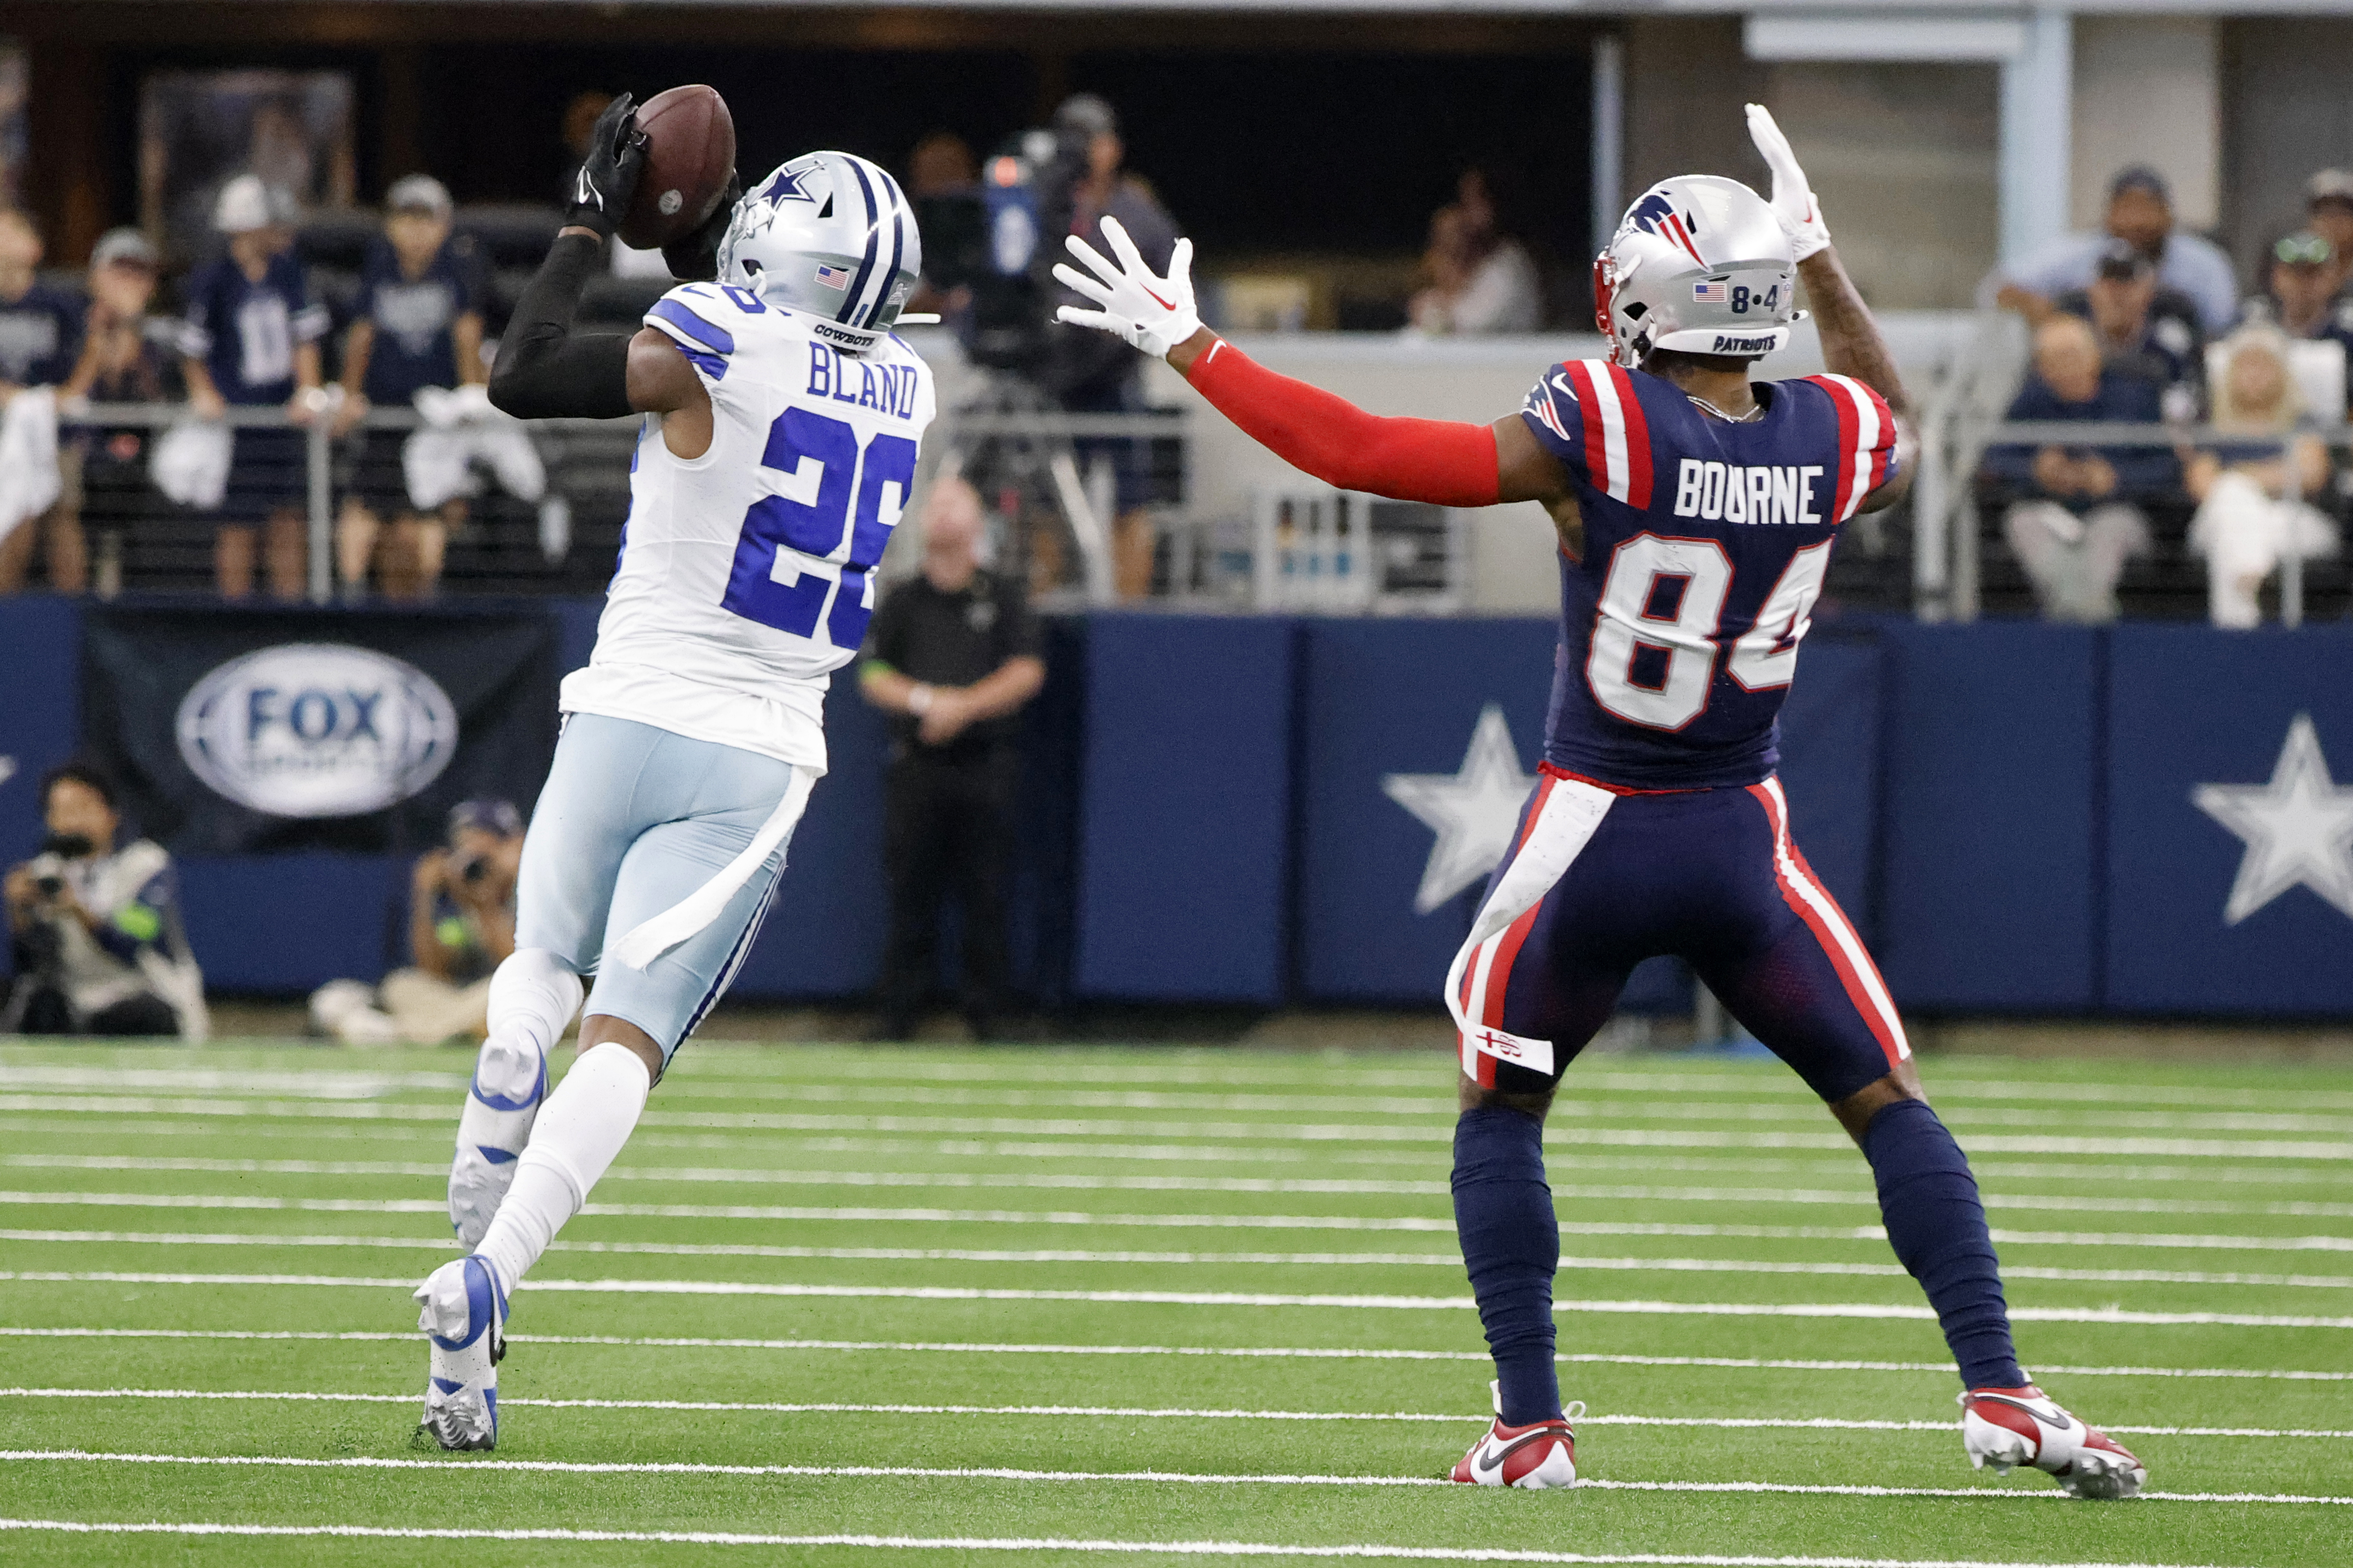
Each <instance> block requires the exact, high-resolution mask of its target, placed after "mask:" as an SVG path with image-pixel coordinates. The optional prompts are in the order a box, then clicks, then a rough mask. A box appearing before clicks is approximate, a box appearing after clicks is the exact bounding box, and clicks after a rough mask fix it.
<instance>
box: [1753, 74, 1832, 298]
mask: <svg viewBox="0 0 2353 1568" xmlns="http://www.w3.org/2000/svg"><path fill="white" fill-rule="evenodd" d="M1748 138H1749V140H1750V141H1752V142H1756V143H1757V152H1759V153H1763V154H1764V155H1765V166H1766V167H1767V168H1768V169H1770V170H1772V171H1773V216H1775V217H1778V218H1779V219H1780V220H1781V226H1782V228H1783V229H1785V230H1786V231H1788V236H1789V243H1790V245H1791V247H1794V249H1795V250H1796V252H1797V258H1798V259H1799V261H1803V260H1805V259H1806V258H1808V257H1810V256H1813V255H1816V254H1818V253H1820V252H1821V251H1824V250H1827V249H1829V248H1830V244H1831V231H1830V228H1829V226H1827V225H1825V224H1824V223H1823V222H1822V206H1821V204H1820V202H1818V201H1816V200H1814V193H1813V188H1812V187H1811V186H1810V185H1809V184H1806V172H1805V170H1803V169H1801V168H1799V167H1798V155H1797V154H1796V153H1793V152H1791V151H1790V150H1789V139H1788V137H1787V136H1784V135H1782V134H1781V128H1780V127H1779V126H1778V125H1776V124H1775V123H1773V111H1772V110H1769V109H1767V108H1766V107H1765V106H1764V105H1763V104H1761V103H1752V104H1750V105H1749V106H1748Z"/></svg>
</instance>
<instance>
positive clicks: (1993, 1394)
mask: <svg viewBox="0 0 2353 1568" xmlns="http://www.w3.org/2000/svg"><path fill="white" fill-rule="evenodd" d="M1960 1405H1961V1443H1962V1445H1963V1446H1964V1447H1967V1448H1968V1452H1969V1463H1970V1464H1972V1465H1975V1466H1976V1467H1977V1468H1979V1469H1983V1468H1986V1467H1987V1466H1988V1465H1991V1466H1992V1467H1993V1468H1994V1472H1995V1473H1996V1474H1997V1475H2005V1476H2006V1475H2008V1474H2009V1473H2010V1469H2011V1468H2012V1467H2014V1466H2018V1465H2026V1466H2031V1468H2035V1469H2038V1470H2048V1471H2049V1472H2050V1473H2051V1474H2052V1475H2054V1476H2056V1477H2058V1478H2059V1484H2060V1485H2061V1486H2062V1487H2063V1488H2065V1489H2067V1491H2068V1492H2070V1493H2071V1494H2073V1496H2076V1497H2079V1498H2098V1499H2109V1498H2128V1497H2130V1496H2132V1495H2133V1493H2135V1492H2137V1491H2138V1490H2140V1489H2141V1487H2142V1486H2143V1485H2144V1484H2145V1483H2147V1480H2148V1468H2147V1466H2145V1465H2143V1464H2142V1463H2141V1462H2140V1461H2139V1460H2138V1459H2137V1458H2133V1456H2132V1452H2131V1450H2130V1449H2128V1448H2126V1447H2125V1446H2124V1445H2123V1444H2121V1443H2119V1442H2117V1441H2116V1439H2115V1438H2114V1437H2111V1436H2108V1435H2107V1434H2106V1433H2105V1432H2102V1431H2099V1430H2097V1429H2095V1428H2094V1427H2090V1426H2085V1425H2084V1422H2083V1419H2082V1418H2081V1417H2080V1416H2076V1415H2070V1414H2069V1413H2068V1412H2067V1411H2065V1410H2063V1409H2062V1408H2060V1406H2059V1405H2058V1404H2057V1403H2056V1402H2055V1401H2053V1400H2052V1398H2051V1397H2050V1395H2048V1394H2044V1393H2043V1392H2042V1390H2041V1389H2039V1388H2037V1387H2035V1386H2034V1385H2033V1384H2027V1385H2026V1386H2025V1387H2023V1388H1972V1389H1970V1390H1969V1391H1968V1393H1967V1394H1962V1395H1961V1396H1960Z"/></svg>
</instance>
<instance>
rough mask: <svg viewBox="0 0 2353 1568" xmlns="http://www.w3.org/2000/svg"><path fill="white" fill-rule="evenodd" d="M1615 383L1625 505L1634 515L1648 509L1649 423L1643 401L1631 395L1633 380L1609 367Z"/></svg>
mask: <svg viewBox="0 0 2353 1568" xmlns="http://www.w3.org/2000/svg"><path fill="white" fill-rule="evenodd" d="M1609 374H1610V375H1611V376H1612V377H1613V378H1615V379H1616V381H1617V383H1618V407H1619V411H1620V413H1621V414H1622V415H1623V416H1624V417H1625V420H1626V504H1627V505H1628V506H1630V507H1632V508H1633V509H1634V510H1636V511H1648V510H1650V507H1651V422H1650V421H1649V420H1648V419H1646V418H1645V417H1643V415H1642V400H1641V398H1639V397H1637V396H1635V395H1634V378H1633V377H1632V376H1630V375H1629V374H1626V372H1625V370H1624V369H1623V368H1622V367H1620V366H1618V365H1614V364H1613V365H1611V366H1610V367H1609Z"/></svg>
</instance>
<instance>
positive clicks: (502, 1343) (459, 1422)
mask: <svg viewBox="0 0 2353 1568" xmlns="http://www.w3.org/2000/svg"><path fill="white" fill-rule="evenodd" d="M417 1306H418V1308H419V1310H418V1312H417V1331H418V1332H420V1333H422V1334H423V1335H424V1336H425V1343H426V1379H425V1414H424V1415H423V1416H422V1417H421V1418H420V1425H422V1426H424V1428H425V1430H426V1431H427V1432H430V1433H431V1434H432V1435H433V1440H434V1441H435V1442H437V1443H438V1444H440V1445H441V1447H444V1448H495V1447H498V1446H499V1362H500V1361H501V1359H502V1358H503V1357H504V1356H505V1355H506V1353H507V1343H506V1334H505V1329H506V1321H507V1298H506V1292H505V1291H503V1290H501V1289H499V1281H498V1276H497V1275H496V1274H495V1273H493V1272H492V1271H491V1266H490V1265H489V1264H488V1263H487V1262H485V1261H483V1260H482V1259H481V1258H458V1259H456V1260H454V1261H452V1262H448V1263H445V1264H443V1265H442V1266H441V1267H440V1268H436V1269H435V1270H434V1271H433V1272H432V1273H431V1274H429V1275H427V1277H426V1280H425V1283H424V1284H422V1285H419V1286H418V1287H417Z"/></svg>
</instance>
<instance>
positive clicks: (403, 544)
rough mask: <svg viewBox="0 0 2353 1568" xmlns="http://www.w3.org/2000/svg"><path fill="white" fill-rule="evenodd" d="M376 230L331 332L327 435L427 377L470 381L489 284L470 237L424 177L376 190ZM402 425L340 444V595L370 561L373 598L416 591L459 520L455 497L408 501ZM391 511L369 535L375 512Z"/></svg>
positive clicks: (359, 582) (399, 400)
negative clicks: (375, 575)
mask: <svg viewBox="0 0 2353 1568" xmlns="http://www.w3.org/2000/svg"><path fill="white" fill-rule="evenodd" d="M384 205H385V220H384V233H383V234H382V235H381V236H379V237H377V238H376V239H375V241H373V242H372V243H371V244H370V245H369V247H368V253H367V260H366V262H365V263H364V266H363V267H362V268H361V272H360V293H359V300H358V301H357V306H356V310H355V319H354V320H353V322H352V329H351V334H350V336H349V337H347V338H345V339H344V341H343V407H342V410H341V411H340V412H339V413H338V415H337V416H336V421H335V429H336V434H337V435H339V436H342V435H347V434H349V433H350V432H351V431H353V429H354V428H355V427H357V426H359V424H360V422H361V421H362V420H363V419H364V418H365V417H366V416H367V411H368V409H369V407H370V406H371V405H385V406H388V407H396V408H406V407H408V406H410V405H412V404H413V403H414V402H415V399H416V397H417V392H418V391H419V390H420V389H422V388H424V387H428V386H438V387H454V386H459V385H465V386H476V385H480V384H482V383H483V382H485V381H486V380H488V379H489V378H488V376H487V374H485V372H484V371H483V368H482V300H483V297H484V295H485V294H486V293H487V292H488V291H489V290H488V284H487V282H486V280H485V279H484V278H483V277H482V273H481V269H480V267H478V266H477V265H476V264H475V260H474V256H473V247H472V246H471V244H470V242H467V241H464V240H460V239H453V238H451V237H450V233H449V218H450V214H451V212H452V210H453V208H452V206H451V204H450V201H449V192H448V189H447V187H445V186H444V185H443V184H441V182H440V181H438V180H437V179H435V178H433V176H432V175H430V174H410V175H408V176H407V177H406V178H405V179H401V180H396V181H395V182H394V183H393V186H392V189H391V190H390V191H388V192H387V193H385V201H384ZM407 439H408V435H407V432H406V431H402V430H362V431H360V433H359V435H358V436H357V437H356V438H354V439H353V441H352V442H351V444H350V445H351V447H352V457H353V462H352V464H351V468H350V473H351V479H352V484H351V488H350V489H349V490H348V491H347V492H346V494H345V495H344V497H343V510H342V512H341V514H340V515H339V516H338V517H337V518H336V520H335V574H336V581H337V582H338V583H339V584H341V586H342V588H343V593H344V594H345V595H347V596H353V597H356V596H357V595H361V594H363V593H364V592H365V591H366V586H367V574H368V566H369V564H370V563H371V562H375V563H376V564H377V568H378V571H379V572H380V573H381V576H382V582H383V584H384V590H385V595H387V596H388V597H391V598H396V599H413V598H422V597H424V596H426V595H429V594H431V593H432V591H433V587H434V584H437V583H438V582H439V581H440V577H441V560H442V555H443V552H445V551H446V550H447V549H448V537H449V531H450V530H451V529H453V528H455V527H457V526H459V524H461V523H462V522H464V521H465V518H466V502H465V500H464V498H463V497H459V498H456V499H454V500H447V501H444V502H443V503H442V504H441V505H440V507H439V508H438V509H437V510H435V511H434V512H433V513H432V514H431V515H426V514H423V513H420V512H419V511H418V510H417V508H416V507H414V506H412V505H411V504H410V503H409V487H408V482H407V477H406V473H405V472H404V469H403V467H402V462H401V454H402V448H403V447H404V446H405V445H406V442H407ZM386 513H392V514H395V521H394V522H393V525H392V531H391V535H390V537H389V538H388V539H382V540H381V543H382V551H381V555H379V548H378V547H379V541H380V536H381V535H382V532H383V526H384V525H383V519H384V517H385V514H386Z"/></svg>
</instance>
